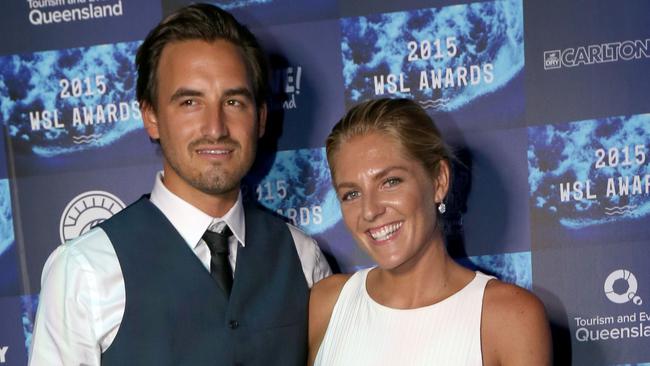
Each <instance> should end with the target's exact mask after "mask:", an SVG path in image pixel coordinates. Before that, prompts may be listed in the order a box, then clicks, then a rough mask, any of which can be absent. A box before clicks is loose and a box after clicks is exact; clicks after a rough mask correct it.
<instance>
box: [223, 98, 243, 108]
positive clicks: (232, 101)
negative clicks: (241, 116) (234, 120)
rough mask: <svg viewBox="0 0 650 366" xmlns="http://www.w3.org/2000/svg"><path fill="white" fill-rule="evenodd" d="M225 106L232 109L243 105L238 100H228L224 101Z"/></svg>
mask: <svg viewBox="0 0 650 366" xmlns="http://www.w3.org/2000/svg"><path fill="white" fill-rule="evenodd" d="M226 104H227V105H229V106H233V107H241V106H243V105H244V103H242V102H241V101H240V100H237V99H228V100H227V101H226Z"/></svg>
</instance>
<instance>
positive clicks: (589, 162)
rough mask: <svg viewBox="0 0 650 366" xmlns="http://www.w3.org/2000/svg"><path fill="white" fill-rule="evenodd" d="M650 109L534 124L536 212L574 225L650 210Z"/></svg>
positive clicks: (531, 168)
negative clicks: (628, 113)
mask: <svg viewBox="0 0 650 366" xmlns="http://www.w3.org/2000/svg"><path fill="white" fill-rule="evenodd" d="M648 126H650V114H641V115H634V116H621V117H609V118H603V119H593V120H585V121H578V122H571V123H564V124H556V125H545V126H539V127H530V128H529V129H528V142H529V144H528V183H529V186H530V203H531V207H532V210H533V211H536V212H538V213H541V214H543V215H545V216H546V217H550V218H551V219H552V220H553V221H556V222H558V223H559V224H560V225H561V226H563V227H565V228H569V229H580V228H587V227H591V226H593V225H599V224H605V223H610V222H620V221H627V220H633V219H639V218H642V217H648V215H650V169H648V166H649V160H650V129H649V128H648Z"/></svg>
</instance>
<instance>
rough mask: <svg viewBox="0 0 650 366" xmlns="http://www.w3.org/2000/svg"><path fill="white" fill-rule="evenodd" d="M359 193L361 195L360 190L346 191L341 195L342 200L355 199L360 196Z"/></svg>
mask: <svg viewBox="0 0 650 366" xmlns="http://www.w3.org/2000/svg"><path fill="white" fill-rule="evenodd" d="M359 195H360V193H359V191H349V192H345V193H344V194H343V195H342V196H341V201H350V200H353V199H355V198H358V197H359Z"/></svg>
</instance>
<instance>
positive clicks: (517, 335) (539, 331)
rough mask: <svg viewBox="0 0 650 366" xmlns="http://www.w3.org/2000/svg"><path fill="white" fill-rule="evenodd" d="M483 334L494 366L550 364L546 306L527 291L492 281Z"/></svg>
mask: <svg viewBox="0 0 650 366" xmlns="http://www.w3.org/2000/svg"><path fill="white" fill-rule="evenodd" d="M481 334H482V337H481V338H482V339H483V341H482V343H483V350H484V354H485V357H486V359H487V360H495V361H496V362H495V363H494V364H499V365H517V364H519V365H521V364H528V365H550V362H551V341H550V328H549V323H548V320H547V317H546V311H545V309H544V304H543V303H542V302H541V301H540V300H539V299H538V298H537V296H535V295H534V294H533V293H532V292H530V291H528V290H526V289H524V288H521V287H519V286H516V285H512V284H508V283H505V282H501V281H498V280H491V281H489V282H488V284H487V286H486V288H485V296H484V298H483V315H482V319H481ZM486 364H491V362H490V363H486Z"/></svg>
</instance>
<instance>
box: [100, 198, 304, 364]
mask: <svg viewBox="0 0 650 366" xmlns="http://www.w3.org/2000/svg"><path fill="white" fill-rule="evenodd" d="M244 211H245V217H246V246H245V247H239V249H238V251H237V266H236V271H235V280H234V284H233V289H232V293H231V296H230V299H228V298H226V296H225V294H224V293H223V291H222V290H221V289H220V288H219V286H218V285H217V284H216V283H215V282H214V281H213V279H212V277H210V273H209V272H208V271H207V270H206V269H205V267H204V266H203V264H202V263H201V262H200V260H199V259H198V258H197V257H196V255H194V253H193V252H192V250H191V249H190V248H189V247H188V245H187V244H186V243H185V241H184V240H183V239H182V238H181V236H180V235H179V234H178V232H177V231H176V229H174V227H173V226H172V225H171V223H170V222H169V221H168V220H167V218H166V217H165V216H164V215H163V214H162V212H160V211H159V210H158V208H157V207H155V206H154V205H153V204H152V203H151V202H150V201H149V200H148V199H147V198H146V197H143V198H141V199H140V200H138V201H137V202H135V203H134V204H132V205H130V206H129V207H127V208H126V209H124V210H122V211H121V212H119V213H118V214H116V215H115V216H113V217H112V218H111V219H109V220H107V221H105V222H103V223H102V224H101V225H100V226H101V227H102V229H103V230H104V231H105V232H106V233H107V235H108V237H109V238H110V240H111V242H112V244H113V247H114V248H115V252H116V253H117V257H118V259H119V262H120V266H121V268H122V274H123V276H124V284H125V287H126V307H125V311H124V317H123V319H122V323H121V325H120V329H119V331H118V334H117V337H116V338H115V340H114V341H113V343H112V344H111V346H110V347H109V348H108V350H107V351H106V352H104V353H103V354H102V365H104V366H110V365H115V366H125V365H155V366H164V365H169V366H172V365H173V366H180V365H191V366H201V365H283V366H284V365H300V366H303V365H305V364H306V359H307V304H308V298H309V289H308V286H307V282H306V280H305V275H304V273H303V271H302V267H301V265H300V259H299V258H298V254H297V252H296V249H295V245H294V243H293V239H292V237H291V233H290V232H289V229H288V228H287V225H286V224H285V223H284V222H283V221H282V220H280V219H278V218H276V217H274V216H272V215H270V214H268V213H265V212H263V211H261V210H259V209H256V208H254V207H252V206H250V207H249V206H247V207H246V208H245V210H244Z"/></svg>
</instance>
